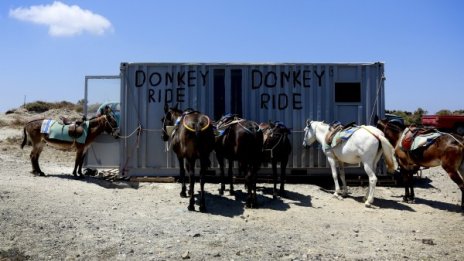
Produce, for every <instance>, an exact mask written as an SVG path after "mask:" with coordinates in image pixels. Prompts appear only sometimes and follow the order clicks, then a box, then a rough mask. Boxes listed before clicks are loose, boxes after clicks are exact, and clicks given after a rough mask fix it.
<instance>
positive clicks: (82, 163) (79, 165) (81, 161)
mask: <svg viewBox="0 0 464 261" xmlns="http://www.w3.org/2000/svg"><path fill="white" fill-rule="evenodd" d="M85 155H86V152H84V153H82V157H81V159H80V161H79V164H78V170H77V173H78V174H79V175H80V176H84V174H82V165H84V158H85Z"/></svg>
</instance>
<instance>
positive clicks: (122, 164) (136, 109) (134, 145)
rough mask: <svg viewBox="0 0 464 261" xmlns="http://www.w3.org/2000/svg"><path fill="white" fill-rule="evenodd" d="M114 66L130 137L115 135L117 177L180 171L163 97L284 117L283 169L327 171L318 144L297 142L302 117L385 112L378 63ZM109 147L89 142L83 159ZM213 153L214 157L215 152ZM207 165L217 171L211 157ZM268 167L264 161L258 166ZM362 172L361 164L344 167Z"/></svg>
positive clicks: (343, 118) (363, 116)
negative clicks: (287, 152)
mask: <svg viewBox="0 0 464 261" xmlns="http://www.w3.org/2000/svg"><path fill="white" fill-rule="evenodd" d="M120 69H121V72H120V80H121V89H120V90H121V94H120V96H121V127H120V129H121V135H122V136H128V137H126V138H123V139H120V140H119V141H116V142H118V146H119V156H115V158H119V162H118V167H119V169H120V173H121V175H123V176H166V175H168V176H175V175H178V162H177V158H176V157H175V155H174V154H173V153H172V152H170V151H168V152H166V144H165V143H164V142H163V141H162V139H161V128H162V123H161V118H162V117H163V116H164V110H163V108H164V104H165V103H168V104H169V105H170V106H175V105H176V104H178V106H179V108H181V109H186V108H193V109H196V110H199V111H201V112H202V113H205V114H207V115H208V116H210V117H211V118H212V119H214V120H218V119H219V118H220V117H221V115H223V114H224V113H237V114H239V115H241V116H242V117H243V118H246V119H249V120H254V121H256V122H258V123H259V122H267V121H282V122H284V123H285V124H286V125H287V127H289V128H291V129H292V135H290V138H291V140H292V146H293V151H292V155H291V160H290V161H289V164H288V175H292V174H293V175H319V174H324V175H325V174H328V173H330V170H329V166H328V163H327V161H326V158H325V156H324V154H323V153H322V151H321V150H320V146H313V147H312V148H311V149H309V150H307V149H304V148H303V147H302V142H303V134H304V133H303V129H304V127H305V121H306V119H312V120H324V121H326V122H332V121H336V120H337V121H340V122H342V123H350V122H355V123H357V124H373V122H372V121H373V117H374V116H375V115H377V116H379V117H383V116H384V114H385V96H384V88H383V87H384V80H385V76H384V64H383V63H380V62H376V63H279V64H271V63H269V64H266V63H263V64H258V63H256V64H245V63H243V64H240V63H237V64H235V63H122V64H121V67H120ZM137 128H140V130H141V132H140V135H137V133H138V132H135V131H136V130H137ZM134 133H135V134H134ZM131 134H132V135H131ZM113 146H114V144H113ZM108 148H109V146H108V141H107V140H106V141H105V144H99V143H98V142H97V143H96V144H94V146H92V150H93V152H92V153H90V154H92V155H93V156H92V157H93V158H91V159H88V160H87V163H89V161H90V162H92V163H89V165H91V166H98V164H96V162H98V161H99V160H98V155H100V154H102V155H107V153H108V151H107V149H108ZM112 148H113V149H112V150H113V151H112V152H110V153H113V155H116V154H117V153H116V151H114V147H112ZM105 150H106V152H105ZM105 153H106V154H105ZM95 157H97V158H95ZM211 159H212V160H213V162H215V156H214V153H213V154H212V155H211ZM212 169H213V170H217V169H216V164H213V168H212ZM217 172H218V171H217ZM269 172H270V169H269V168H267V167H266V166H264V167H263V168H262V169H261V171H260V173H269ZM363 172H364V171H363V170H362V169H361V168H359V166H354V167H352V168H351V169H348V170H347V173H363Z"/></svg>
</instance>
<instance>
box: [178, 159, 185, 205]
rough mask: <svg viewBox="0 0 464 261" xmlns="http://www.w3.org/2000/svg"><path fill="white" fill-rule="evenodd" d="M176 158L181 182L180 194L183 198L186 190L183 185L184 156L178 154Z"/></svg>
mask: <svg viewBox="0 0 464 261" xmlns="http://www.w3.org/2000/svg"><path fill="white" fill-rule="evenodd" d="M177 160H178V161H179V179H180V183H181V190H180V196H181V197H183V198H186V197H187V193H185V191H186V190H187V188H186V186H185V166H184V158H182V157H179V156H178V157H177Z"/></svg>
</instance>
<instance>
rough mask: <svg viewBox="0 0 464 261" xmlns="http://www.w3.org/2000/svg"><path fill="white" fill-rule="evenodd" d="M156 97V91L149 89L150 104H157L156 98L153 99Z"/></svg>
mask: <svg viewBox="0 0 464 261" xmlns="http://www.w3.org/2000/svg"><path fill="white" fill-rule="evenodd" d="M154 95H155V90H153V89H149V90H148V103H152V102H156V100H155V98H154V97H153V96H154Z"/></svg>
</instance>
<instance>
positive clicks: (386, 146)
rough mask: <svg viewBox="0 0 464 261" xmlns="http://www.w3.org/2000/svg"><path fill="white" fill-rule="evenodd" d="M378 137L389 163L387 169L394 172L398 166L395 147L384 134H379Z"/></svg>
mask: <svg viewBox="0 0 464 261" xmlns="http://www.w3.org/2000/svg"><path fill="white" fill-rule="evenodd" d="M378 139H379V141H380V143H381V146H382V151H383V155H384V157H385V162H386V163H387V171H388V172H389V173H393V172H395V170H396V169H397V168H398V165H397V162H396V159H395V149H394V148H393V146H392V145H391V144H390V142H389V141H388V140H387V139H386V138H385V137H384V136H383V135H379V136H378Z"/></svg>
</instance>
